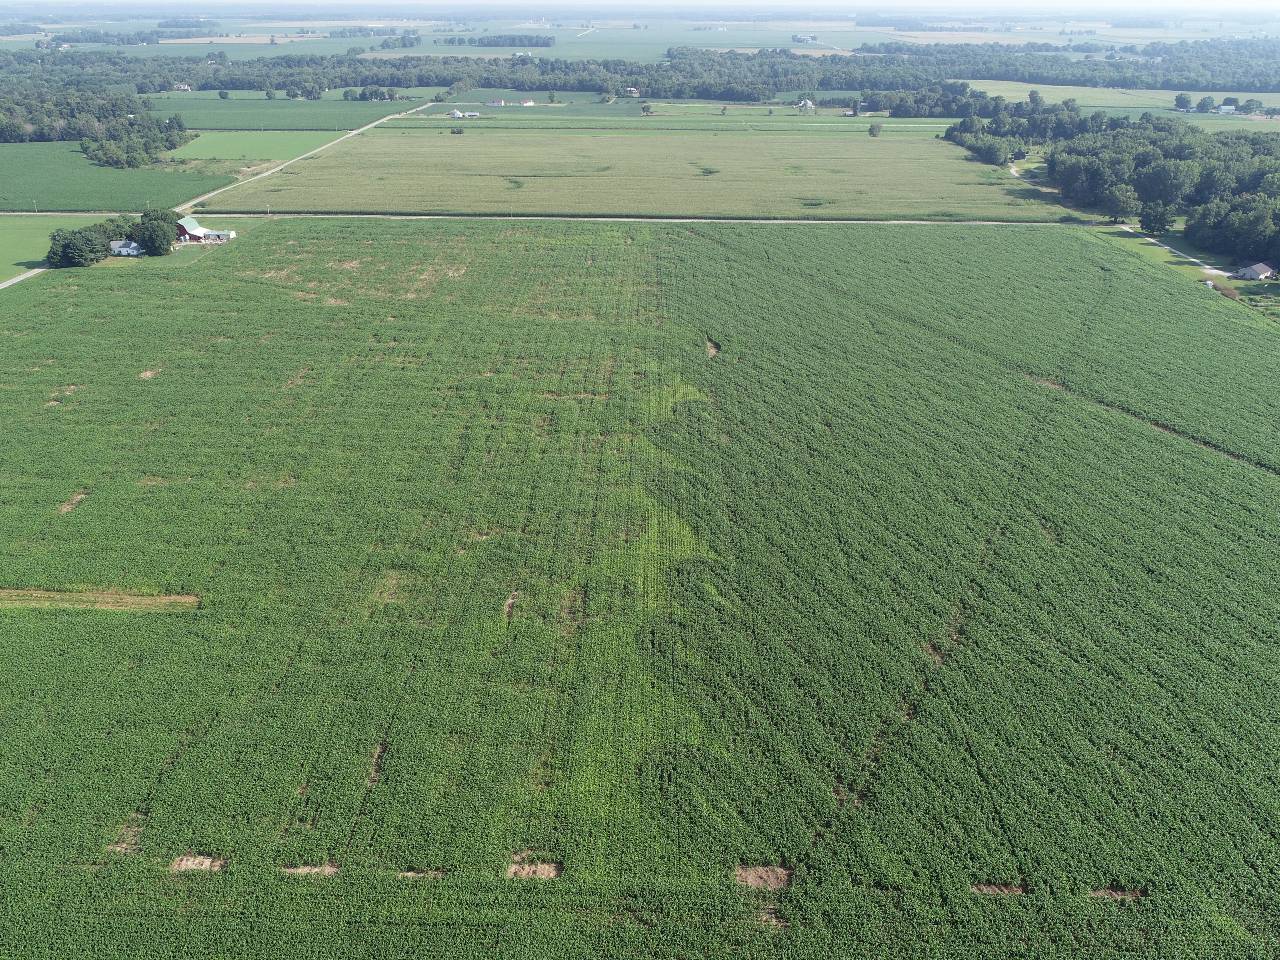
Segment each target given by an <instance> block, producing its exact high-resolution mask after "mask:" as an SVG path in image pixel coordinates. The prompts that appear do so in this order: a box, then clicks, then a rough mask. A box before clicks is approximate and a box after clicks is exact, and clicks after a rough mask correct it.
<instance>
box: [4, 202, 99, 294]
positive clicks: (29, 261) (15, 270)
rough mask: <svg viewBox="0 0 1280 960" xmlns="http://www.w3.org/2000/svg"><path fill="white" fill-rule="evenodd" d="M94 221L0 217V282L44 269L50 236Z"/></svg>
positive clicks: (82, 218)
mask: <svg viewBox="0 0 1280 960" xmlns="http://www.w3.org/2000/svg"><path fill="white" fill-rule="evenodd" d="M98 219H99V218H97V217H84V216H81V217H76V216H66V217H36V216H30V217H21V216H19V217H9V216H5V217H0V280H8V279H9V278H10V277H16V276H17V275H18V274H20V273H23V272H25V271H27V270H30V269H31V268H32V267H41V266H44V255H45V252H46V251H47V250H48V249H49V234H51V233H52V232H53V231H54V230H62V229H66V230H73V229H75V228H76V227H83V226H87V225H88V224H90V223H94V222H95V221H96V220H98Z"/></svg>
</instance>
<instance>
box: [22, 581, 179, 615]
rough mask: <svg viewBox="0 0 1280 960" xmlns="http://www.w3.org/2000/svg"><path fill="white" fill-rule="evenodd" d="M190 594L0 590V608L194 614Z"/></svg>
mask: <svg viewBox="0 0 1280 960" xmlns="http://www.w3.org/2000/svg"><path fill="white" fill-rule="evenodd" d="M199 606H200V598H199V597H197V596H194V595H192V594H187V593H180V594H139V593H121V592H119V591H116V590H27V589H23V588H21V587H0V607H46V608H49V609H66V610H147V611H163V610H194V609H196V608H197V607H199Z"/></svg>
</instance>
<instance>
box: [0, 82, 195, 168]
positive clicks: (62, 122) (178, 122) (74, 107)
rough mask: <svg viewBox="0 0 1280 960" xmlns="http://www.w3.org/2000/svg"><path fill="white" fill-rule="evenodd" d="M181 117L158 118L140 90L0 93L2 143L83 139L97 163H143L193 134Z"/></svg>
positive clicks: (36, 88)
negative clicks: (122, 91) (140, 94)
mask: <svg viewBox="0 0 1280 960" xmlns="http://www.w3.org/2000/svg"><path fill="white" fill-rule="evenodd" d="M193 136H194V135H193V134H191V133H190V132H188V131H187V127H186V124H185V123H183V121H182V118H181V117H177V116H173V117H169V118H168V119H162V118H160V117H156V116H154V115H152V114H151V113H149V112H148V111H147V103H146V102H145V101H144V100H143V99H142V98H140V97H138V96H137V95H136V94H123V93H101V92H89V91H84V92H81V91H74V90H73V91H58V90H51V89H49V88H47V87H41V86H31V87H19V88H17V89H15V90H14V91H13V92H12V93H10V92H5V93H0V143H28V142H49V141H55V140H79V141H80V144H81V147H82V148H83V150H84V152H85V154H86V155H88V156H89V158H90V159H92V160H93V161H94V162H96V163H101V164H105V165H107V166H113V167H139V166H142V165H143V164H145V163H149V162H151V161H152V160H155V159H156V158H157V157H159V156H160V154H161V153H163V152H164V151H166V150H173V149H176V148H177V147H180V146H182V144H184V143H187V142H188V141H189V140H191V139H192V138H193Z"/></svg>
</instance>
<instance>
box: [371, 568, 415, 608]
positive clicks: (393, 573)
mask: <svg viewBox="0 0 1280 960" xmlns="http://www.w3.org/2000/svg"><path fill="white" fill-rule="evenodd" d="M408 579H409V574H407V573H405V572H404V571H403V570H388V571H387V572H386V573H385V574H384V575H383V577H382V582H381V583H379V584H378V586H377V587H376V588H374V591H373V599H374V600H375V601H377V602H378V603H398V602H399V600H400V587H401V586H402V585H403V584H404V582H405V581H406V580H408Z"/></svg>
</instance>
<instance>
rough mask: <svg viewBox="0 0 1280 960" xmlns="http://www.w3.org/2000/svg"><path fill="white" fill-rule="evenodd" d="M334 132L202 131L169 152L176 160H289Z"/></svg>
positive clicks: (335, 135)
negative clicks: (188, 141)
mask: <svg viewBox="0 0 1280 960" xmlns="http://www.w3.org/2000/svg"><path fill="white" fill-rule="evenodd" d="M337 136H338V134H337V133H334V132H330V131H320V130H297V131H295V130H268V131H266V132H261V131H257V130H216V131H205V132H203V133H201V134H200V135H199V136H198V137H196V138H195V139H194V140H192V141H191V142H190V143H184V144H183V145H182V146H181V147H179V148H178V149H177V150H174V151H173V152H172V153H170V154H169V156H170V157H172V158H173V159H175V160H247V161H254V160H258V161H261V160H288V159H290V158H291V157H297V156H301V155H302V154H304V153H306V152H307V151H309V150H314V149H315V148H316V147H318V146H321V145H322V144H325V143H328V142H329V141H330V140H334V139H336V138H337Z"/></svg>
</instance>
